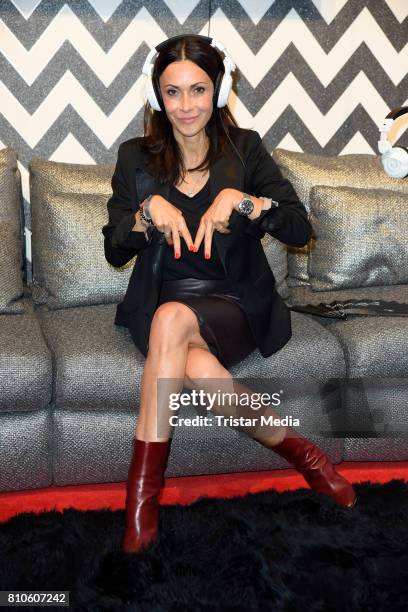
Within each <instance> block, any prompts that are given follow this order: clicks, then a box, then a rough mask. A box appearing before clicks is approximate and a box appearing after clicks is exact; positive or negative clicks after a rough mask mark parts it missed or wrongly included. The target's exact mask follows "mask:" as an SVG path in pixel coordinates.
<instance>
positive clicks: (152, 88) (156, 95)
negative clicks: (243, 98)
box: [142, 34, 236, 111]
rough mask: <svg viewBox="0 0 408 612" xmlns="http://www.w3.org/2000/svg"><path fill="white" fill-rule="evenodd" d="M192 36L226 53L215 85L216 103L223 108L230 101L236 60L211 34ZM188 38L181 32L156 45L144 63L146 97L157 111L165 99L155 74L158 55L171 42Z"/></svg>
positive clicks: (161, 107) (160, 108) (161, 108)
mask: <svg viewBox="0 0 408 612" xmlns="http://www.w3.org/2000/svg"><path fill="white" fill-rule="evenodd" d="M188 36H191V37H196V38H198V39H200V40H203V41H205V42H206V43H208V44H209V45H210V46H211V47H214V48H215V49H217V50H218V52H219V53H220V57H221V58H222V56H221V53H223V54H224V58H223V64H224V73H222V72H221V71H220V72H219V73H218V76H217V79H216V82H215V87H214V104H215V105H216V106H217V108H222V107H223V106H226V104H227V102H228V97H229V94H230V92H231V89H232V76H231V73H232V72H233V71H234V70H235V68H236V66H235V62H234V60H233V59H232V57H231V56H230V55H229V53H228V51H227V49H226V47H225V45H223V44H222V43H221V42H219V41H217V40H216V39H215V38H210V37H209V36H202V35H201V34H191V35H188ZM183 38H186V35H185V34H179V35H177V36H173V37H172V38H169V39H167V40H164V41H163V42H161V43H159V44H158V45H157V46H156V47H153V48H152V49H151V50H150V51H149V54H148V56H147V57H146V60H145V62H144V64H143V68H142V73H143V74H144V75H145V76H146V82H145V94H146V99H147V101H148V102H149V104H150V106H151V107H152V108H153V109H154V110H156V111H162V110H164V109H163V101H162V99H161V93H160V88H159V86H158V83H155V81H154V78H153V74H154V64H155V62H156V59H157V57H155V56H157V55H158V54H159V53H160V52H161V51H162V50H163V49H165V48H166V47H167V46H168V45H169V44H170V43H174V42H177V40H181V39H183Z"/></svg>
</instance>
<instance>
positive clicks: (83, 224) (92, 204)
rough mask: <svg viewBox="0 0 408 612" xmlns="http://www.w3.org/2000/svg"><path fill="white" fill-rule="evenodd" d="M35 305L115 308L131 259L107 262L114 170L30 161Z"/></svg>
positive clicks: (123, 287)
mask: <svg viewBox="0 0 408 612" xmlns="http://www.w3.org/2000/svg"><path fill="white" fill-rule="evenodd" d="M30 171H31V173H30V186H31V208H32V253H33V262H34V265H33V287H32V294H33V299H34V301H35V302H36V303H37V304H45V303H46V304H47V305H48V306H49V308H51V309H58V308H64V307H74V306H81V305H90V304H104V303H112V302H115V303H116V302H119V301H120V300H121V299H122V297H123V296H124V294H125V292H126V288H127V285H128V282H129V278H130V275H131V272H132V267H133V263H134V259H133V260H131V261H130V262H128V263H127V264H126V265H125V266H123V267H122V268H114V267H113V266H111V265H110V264H109V263H108V262H107V261H106V259H105V254H104V247H103V236H102V233H101V228H102V226H103V225H104V224H105V223H107V221H108V213H107V209H106V202H107V199H108V198H109V197H110V195H111V186H110V184H111V176H112V173H113V167H112V166H87V165H79V164H64V163H57V162H49V161H41V160H33V161H32V162H31V164H30Z"/></svg>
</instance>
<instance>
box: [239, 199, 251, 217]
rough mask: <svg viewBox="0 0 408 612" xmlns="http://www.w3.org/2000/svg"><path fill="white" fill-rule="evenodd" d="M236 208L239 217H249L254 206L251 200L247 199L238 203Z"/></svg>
mask: <svg viewBox="0 0 408 612" xmlns="http://www.w3.org/2000/svg"><path fill="white" fill-rule="evenodd" d="M238 208H239V212H240V213H241V215H250V214H251V212H252V211H253V209H254V204H253V202H252V200H250V199H249V198H244V199H243V200H241V202H240V203H239V207H238Z"/></svg>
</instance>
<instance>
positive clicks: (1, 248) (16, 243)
mask: <svg viewBox="0 0 408 612" xmlns="http://www.w3.org/2000/svg"><path fill="white" fill-rule="evenodd" d="M21 198H22V196H21V175H20V171H19V169H18V167H17V157H16V154H15V153H14V151H13V150H12V149H9V148H7V149H2V150H0V313H22V312H23V310H24V308H23V302H22V301H21V300H20V299H19V298H21V297H22V295H23V277H22V266H23V256H22V242H21V219H20V217H21V212H20V211H21Z"/></svg>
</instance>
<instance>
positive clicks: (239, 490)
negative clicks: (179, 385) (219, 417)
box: [0, 461, 408, 522]
mask: <svg viewBox="0 0 408 612" xmlns="http://www.w3.org/2000/svg"><path fill="white" fill-rule="evenodd" d="M336 469H337V470H338V471H339V472H340V473H341V474H343V476H345V477H346V478H348V480H350V481H351V482H354V483H357V482H365V481H370V482H377V483H384V482H388V481H389V480H393V479H394V478H397V479H403V480H405V481H406V482H408V461H390V462H376V461H375V462H374V461H370V462H366V463H363V462H343V463H342V464H341V466H336ZM298 488H308V485H307V484H306V482H305V481H304V480H303V478H302V476H301V475H300V474H299V473H298V472H296V471H295V470H293V469H290V470H274V471H271V472H245V473H239V474H217V475H209V476H183V477H180V478H167V479H166V484H165V487H164V489H163V490H162V493H161V497H160V502H161V503H162V504H190V503H192V502H193V501H195V500H196V499H197V498H199V497H202V496H206V497H234V496H237V495H244V494H246V493H256V492H258V491H265V490H268V489H275V490H276V491H284V490H288V489H298ZM125 489H126V483H125V482H119V483H105V484H94V485H79V486H66V487H49V488H47V489H33V490H27V491H10V492H3V493H0V522H1V521H5V520H7V519H8V518H10V517H12V516H14V515H16V514H19V513H21V512H45V511H48V510H54V509H55V510H59V511H62V510H64V509H65V508H77V509H78V510H96V509H100V508H110V509H112V510H118V509H123V508H124V507H125Z"/></svg>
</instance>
